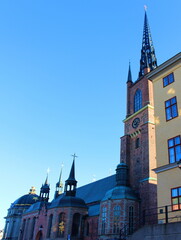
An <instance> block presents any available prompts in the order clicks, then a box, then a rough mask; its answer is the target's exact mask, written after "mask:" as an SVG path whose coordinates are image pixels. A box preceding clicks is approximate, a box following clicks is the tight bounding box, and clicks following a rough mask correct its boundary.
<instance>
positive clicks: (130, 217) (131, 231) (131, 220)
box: [129, 206, 134, 234]
mask: <svg viewBox="0 0 181 240" xmlns="http://www.w3.org/2000/svg"><path fill="white" fill-rule="evenodd" d="M133 217H134V211H133V207H132V206H131V207H129V234H132V233H133V229H134V224H133V223H134V222H133V219H134V218H133Z"/></svg>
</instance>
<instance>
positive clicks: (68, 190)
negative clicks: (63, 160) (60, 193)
mask: <svg viewBox="0 0 181 240" xmlns="http://www.w3.org/2000/svg"><path fill="white" fill-rule="evenodd" d="M72 157H73V163H72V167H71V170H70V174H69V178H68V179H67V180H66V181H65V195H66V196H73V197H75V195H76V186H77V181H76V180H75V158H76V157H77V156H76V155H75V154H74V155H72Z"/></svg>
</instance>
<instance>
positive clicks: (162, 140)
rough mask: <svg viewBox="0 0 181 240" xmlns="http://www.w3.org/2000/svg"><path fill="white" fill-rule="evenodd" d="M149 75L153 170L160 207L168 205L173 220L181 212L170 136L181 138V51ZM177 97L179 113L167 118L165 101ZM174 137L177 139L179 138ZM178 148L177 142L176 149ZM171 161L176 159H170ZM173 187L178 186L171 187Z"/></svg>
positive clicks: (180, 179)
mask: <svg viewBox="0 0 181 240" xmlns="http://www.w3.org/2000/svg"><path fill="white" fill-rule="evenodd" d="M171 73H173V76H174V81H173V82H171V83H170V84H168V85H167V86H164V85H163V78H165V77H166V76H168V75H170V74H171ZM148 78H149V79H151V80H152V82H153V90H154V115H155V125H156V126H155V130H156V160H157V168H156V169H155V170H154V171H155V172H156V173H157V177H158V207H163V206H166V205H169V207H168V210H169V218H170V222H171V221H178V218H180V216H181V211H173V208H174V207H173V201H180V205H179V206H178V208H179V210H181V197H180V198H179V196H178V198H177V197H176V198H175V199H174V200H173V195H174V194H175V192H173V191H178V192H179V187H181V169H179V167H178V161H177V160H176V157H175V158H174V157H172V159H175V161H173V160H171V158H169V149H168V148H169V147H168V140H169V139H173V138H175V137H177V136H179V138H180V136H181V53H179V54H177V55H175V56H174V57H172V58H171V59H169V60H168V61H166V62H165V63H163V64H161V65H160V66H158V67H157V68H156V69H155V70H153V71H152V72H150V73H149V74H148ZM175 97H176V106H177V110H178V116H177V117H175V116H174V117H173V118H172V119H169V120H168V119H166V110H165V108H166V107H165V102H166V101H168V100H170V99H173V98H175ZM169 108H170V107H169ZM179 138H178V139H179ZM174 141H175V142H176V140H174ZM174 144H175V143H174ZM178 145H179V144H178ZM179 148H180V147H179V146H178V147H177V149H179ZM175 149H176V148H174V151H176V150H175ZM175 154H177V158H179V159H180V160H181V158H180V154H178V153H175ZM174 156H175V155H174ZM170 161H173V162H172V163H170ZM174 188H175V190H172V189H174ZM177 188H178V189H177ZM180 194H181V192H180ZM163 209H164V208H163ZM159 216H161V215H159ZM159 219H160V217H159ZM179 221H180V219H179Z"/></svg>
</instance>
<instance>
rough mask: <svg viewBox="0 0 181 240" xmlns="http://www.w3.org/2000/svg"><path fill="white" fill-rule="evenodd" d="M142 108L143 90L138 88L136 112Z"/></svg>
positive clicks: (135, 101)
mask: <svg viewBox="0 0 181 240" xmlns="http://www.w3.org/2000/svg"><path fill="white" fill-rule="evenodd" d="M141 108H142V92H141V90H140V89H137V90H136V93H135V95H134V112H137V111H138V110H140V109H141Z"/></svg>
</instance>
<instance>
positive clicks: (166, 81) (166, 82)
mask: <svg viewBox="0 0 181 240" xmlns="http://www.w3.org/2000/svg"><path fill="white" fill-rule="evenodd" d="M173 82H174V76H173V73H170V74H169V75H167V76H166V77H164V78H163V87H166V86H167V85H169V84H171V83H173Z"/></svg>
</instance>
